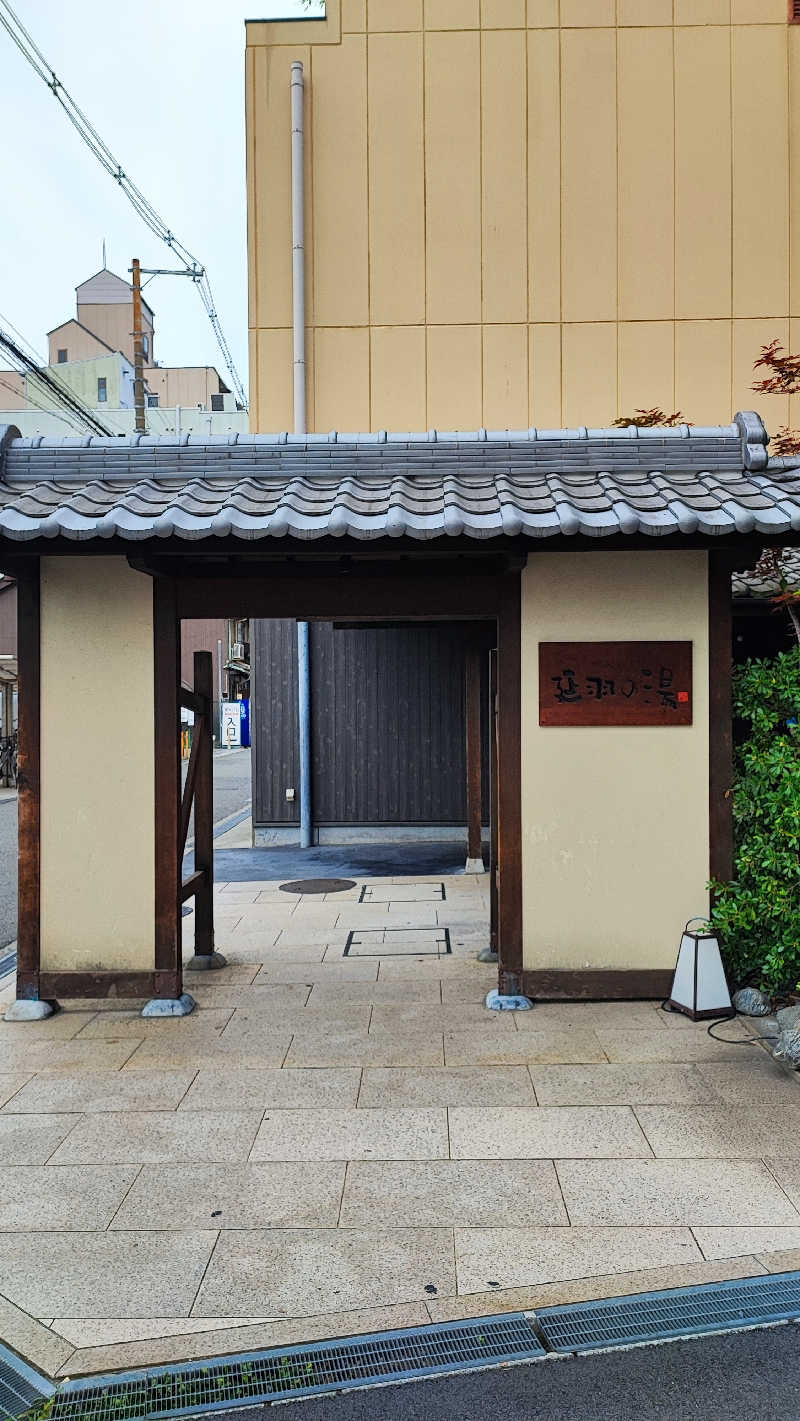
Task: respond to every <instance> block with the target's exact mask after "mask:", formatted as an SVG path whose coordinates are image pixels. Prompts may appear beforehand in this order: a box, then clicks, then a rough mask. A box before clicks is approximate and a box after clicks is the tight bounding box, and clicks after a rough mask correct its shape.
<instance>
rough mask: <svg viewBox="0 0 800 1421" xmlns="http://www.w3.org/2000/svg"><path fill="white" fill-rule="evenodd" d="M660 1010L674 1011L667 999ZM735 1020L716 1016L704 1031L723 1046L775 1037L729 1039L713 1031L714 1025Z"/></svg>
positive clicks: (751, 1044) (740, 1044)
mask: <svg viewBox="0 0 800 1421" xmlns="http://www.w3.org/2000/svg"><path fill="white" fill-rule="evenodd" d="M661 1010H662V1011H666V1012H672V1011H674V1008H673V1007H671V1006H670V1004H669V1002H668V1001H663V1002H662V1003H661ZM679 1015H680V1013H679ZM741 1015H743V1013H742V1012H737V1013H736V1016H737V1017H738V1016H741ZM735 1020H736V1017H731V1016H718V1017H715V1018H714V1020H713V1021H710V1022H709V1023H708V1026H707V1027H706V1031H707V1032H708V1034H709V1036H710V1037H711V1039H712V1041H720V1042H721V1043H722V1044H723V1045H724V1046H755V1044H756V1042H757V1041H774V1040H775V1037H774V1036H748V1037H747V1038H746V1040H743V1039H742V1038H741V1037H740V1038H739V1040H738V1041H731V1038H730V1037H729V1036H717V1034H716V1032H715V1031H714V1027H715V1026H722V1025H724V1023H725V1022H726V1021H735Z"/></svg>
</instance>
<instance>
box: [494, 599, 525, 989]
mask: <svg viewBox="0 0 800 1421" xmlns="http://www.w3.org/2000/svg"><path fill="white" fill-rule="evenodd" d="M521 593H522V588H521V580H520V576H519V573H517V574H516V575H514V576H512V575H509V576H508V577H507V578H505V579H504V585H503V590H502V594H501V605H500V611H499V615H498V619H497V820H498V824H497V894H498V903H497V929H498V943H497V950H498V953H499V957H500V962H499V971H498V988H499V991H500V993H501V994H502V995H504V996H518V995H520V994H521V993H522V991H523V972H522V791H521V783H520V777H521V768H522V766H521V755H522V702H521V694H522V648H521V632H522V626H521Z"/></svg>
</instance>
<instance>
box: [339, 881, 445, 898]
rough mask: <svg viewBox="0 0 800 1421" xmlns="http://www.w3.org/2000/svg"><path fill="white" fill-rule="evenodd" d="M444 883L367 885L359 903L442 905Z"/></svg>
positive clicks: (362, 891)
mask: <svg viewBox="0 0 800 1421" xmlns="http://www.w3.org/2000/svg"><path fill="white" fill-rule="evenodd" d="M444 898H445V891H444V884H443V883H365V884H364V887H363V888H362V890H361V896H360V898H359V900H358V901H359V903H442V902H444Z"/></svg>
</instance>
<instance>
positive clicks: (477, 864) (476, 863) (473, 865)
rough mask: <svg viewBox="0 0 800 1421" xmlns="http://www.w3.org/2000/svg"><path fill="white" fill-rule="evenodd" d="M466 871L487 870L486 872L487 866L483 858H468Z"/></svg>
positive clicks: (480, 871) (477, 871)
mask: <svg viewBox="0 0 800 1421" xmlns="http://www.w3.org/2000/svg"><path fill="white" fill-rule="evenodd" d="M464 872H465V873H485V872H486V868H485V866H484V862H483V859H467V862H466V863H465V865H464Z"/></svg>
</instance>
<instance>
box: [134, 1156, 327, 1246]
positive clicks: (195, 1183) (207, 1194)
mask: <svg viewBox="0 0 800 1421" xmlns="http://www.w3.org/2000/svg"><path fill="white" fill-rule="evenodd" d="M344 1172H345V1165H344V1163H338V1162H330V1161H325V1160H322V1159H317V1160H315V1162H314V1168H313V1169H309V1168H308V1167H307V1166H306V1165H305V1164H292V1163H286V1162H284V1161H280V1162H279V1163H267V1164H237V1163H230V1162H229V1163H226V1164H203V1165H198V1164H183V1165H172V1164H170V1165H145V1166H144V1168H143V1169H142V1171H141V1173H140V1174H139V1176H138V1178H137V1180H136V1183H135V1184H134V1186H133V1188H132V1189H131V1191H130V1193H129V1194H128V1196H127V1198H126V1199H125V1202H124V1204H123V1205H122V1207H121V1209H120V1210H119V1212H118V1213H117V1215H116V1217H115V1218H114V1222H113V1225H112V1227H113V1228H115V1229H265V1228H269V1229H280V1228H284V1229H285V1228H297V1229H315V1228H316V1229H335V1228H336V1224H337V1221H338V1218H339V1205H340V1203H341V1198H342V1188H343V1186H344Z"/></svg>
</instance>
